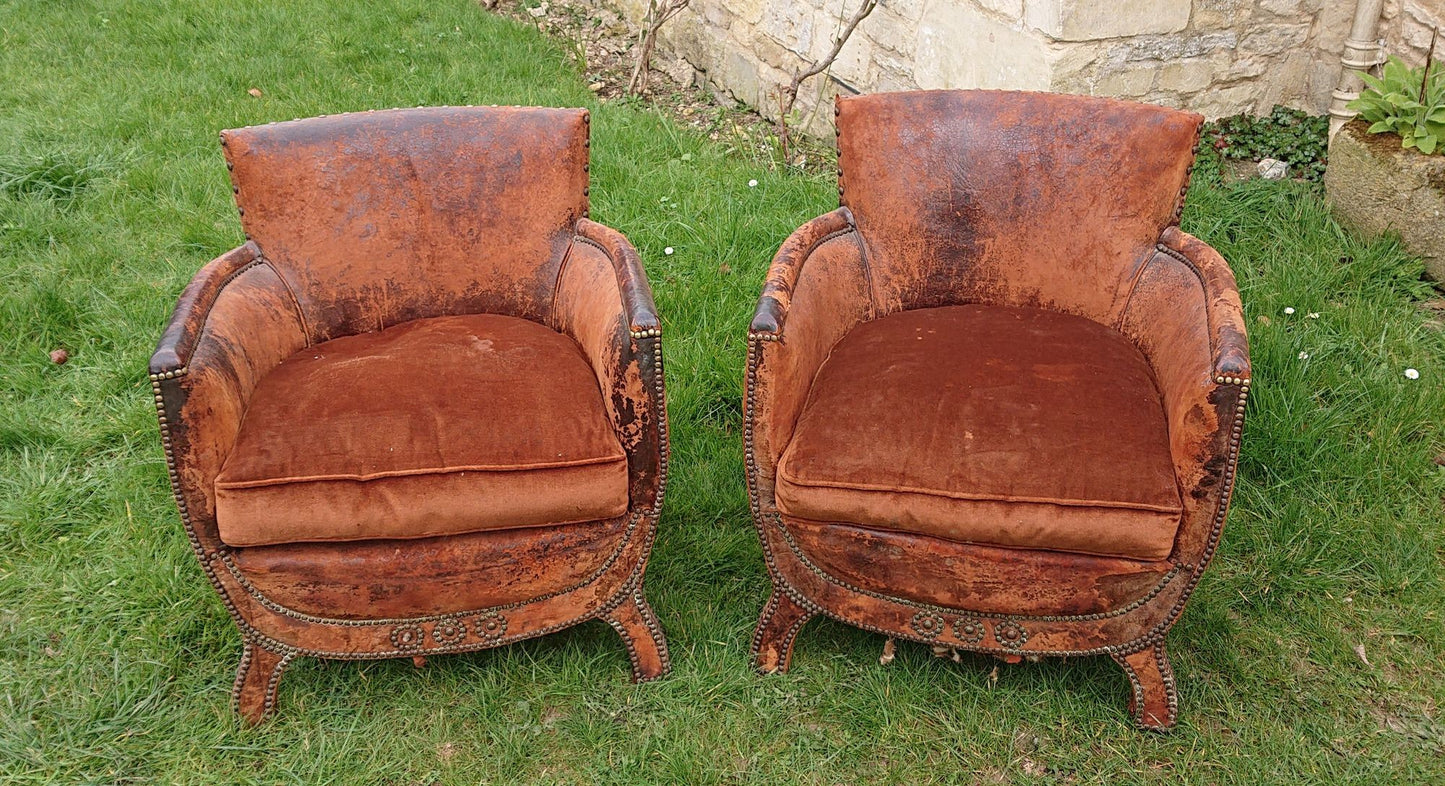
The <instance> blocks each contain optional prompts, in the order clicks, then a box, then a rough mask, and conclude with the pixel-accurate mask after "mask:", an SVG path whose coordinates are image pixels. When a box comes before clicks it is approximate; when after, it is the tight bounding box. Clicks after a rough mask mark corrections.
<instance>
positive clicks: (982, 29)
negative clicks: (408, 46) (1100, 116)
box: [617, 0, 1445, 131]
mask: <svg viewBox="0 0 1445 786" xmlns="http://www.w3.org/2000/svg"><path fill="white" fill-rule="evenodd" d="M617 2H618V3H619V4H620V6H621V7H622V10H623V11H624V13H626V14H627V15H628V16H629V17H630V18H631V19H632V20H633V21H634V22H640V21H641V19H642V17H643V15H644V14H645V13H646V8H647V1H646V0H617ZM861 2H862V0H773V2H765V1H764V0H692V3H691V4H690V7H689V8H688V9H687V10H686V11H684V12H683V13H682V14H681V15H679V16H678V17H677V18H675V19H674V20H672V21H671V22H669V23H668V25H667V26H666V27H665V28H664V29H663V32H662V35H661V36H660V47H661V49H662V50H663V52H664V53H668V55H667V56H671V57H680V58H683V59H685V60H686V61H687V63H689V64H691V65H692V67H693V68H694V69H695V71H696V75H697V77H698V78H699V80H701V81H702V82H703V83H704V84H707V85H708V86H710V87H711V88H712V89H713V90H714V91H715V92H717V93H718V94H720V95H722V96H725V97H729V98H732V99H735V100H737V101H741V102H743V103H745V104H747V105H749V106H752V107H755V108H757V109H758V110H759V111H761V112H762V113H763V114H764V115H767V116H769V117H774V116H775V115H776V112H777V107H778V98H777V94H778V88H779V87H780V86H782V85H785V84H787V82H788V80H789V78H790V76H791V73H792V72H794V71H796V70H801V69H802V68H804V67H806V64H807V63H811V62H815V61H817V60H819V59H821V58H822V57H824V56H825V55H826V53H827V52H828V50H829V49H830V48H831V46H832V41H833V39H834V37H835V36H836V35H837V34H838V33H839V32H840V31H841V29H842V27H843V26H844V23H845V21H846V20H847V19H848V17H850V16H851V15H852V14H853V12H854V11H855V10H856V9H857V8H858V6H859V4H860V3H861ZM1386 6H1387V7H1386V11H1385V19H1384V20H1383V21H1382V24H1381V36H1382V37H1383V38H1384V39H1385V40H1386V42H1387V45H1388V46H1390V47H1391V49H1392V50H1397V51H1400V52H1401V54H1402V55H1406V56H1408V57H1409V58H1410V59H1413V60H1423V58H1424V49H1425V47H1426V46H1427V45H1428V43H1429V30H1430V25H1432V24H1440V23H1441V22H1442V21H1445V20H1442V18H1445V9H1442V6H1445V0H1387V4H1386ZM1354 10H1355V2H1354V0H881V1H880V3H879V5H878V7H877V8H876V9H875V10H874V11H873V13H872V14H871V15H870V16H868V18H866V19H864V20H863V22H862V23H861V24H860V25H859V26H858V29H857V30H856V31H855V33H854V35H853V37H852V38H851V39H850V40H849V41H848V43H847V45H846V46H845V47H844V48H843V50H842V53H841V54H840V56H839V58H838V60H837V62H836V63H835V64H834V66H833V68H832V69H831V73H830V74H828V75H825V76H820V77H815V78H814V79H813V80H811V81H810V83H808V84H805V85H804V87H803V90H802V91H801V92H800V94H799V97H798V103H797V106H796V108H795V111H797V112H799V113H800V115H801V120H802V124H803V125H804V126H805V127H807V128H809V129H812V130H814V131H824V130H826V128H827V127H828V126H829V124H830V123H831V120H832V117H831V112H830V111H818V110H817V107H819V106H825V105H826V103H827V102H828V101H830V100H831V97H832V95H833V94H834V93H836V92H849V91H856V92H873V91H883V90H905V89H915V88H924V89H927V88H963V87H976V88H1010V89H1028V90H1051V91H1060V92H1070V93H1082V94H1089V95H1107V96H1115V97H1120V98H1131V99H1137V100H1143V101H1149V102H1153V103H1159V104H1165V105H1169V106H1177V107H1184V108H1189V109H1193V110H1195V111H1198V112H1202V113H1203V114H1205V115H1208V116H1210V117H1220V116H1224V115H1231V114H1235V113H1239V112H1254V113H1264V112H1268V111H1269V109H1270V108H1271V107H1272V106H1274V105H1275V104H1284V105H1287V106H1292V107H1296V108H1302V109H1306V110H1308V111H1311V112H1315V113H1322V112H1324V111H1325V110H1326V109H1327V108H1328V106H1329V101H1330V91H1331V90H1332V89H1333V88H1334V87H1335V83H1336V81H1337V80H1338V78H1339V74H1340V54H1341V51H1342V49H1343V45H1344V40H1345V37H1346V35H1347V34H1348V33H1349V29H1350V22H1351V19H1352V17H1353V14H1354Z"/></svg>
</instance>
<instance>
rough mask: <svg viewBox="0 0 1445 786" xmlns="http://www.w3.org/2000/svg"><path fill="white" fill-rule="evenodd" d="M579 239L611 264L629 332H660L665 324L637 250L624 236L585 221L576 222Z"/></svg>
mask: <svg viewBox="0 0 1445 786" xmlns="http://www.w3.org/2000/svg"><path fill="white" fill-rule="evenodd" d="M577 236H578V237H580V238H582V239H583V240H584V241H586V242H589V243H592V244H593V245H594V246H595V247H596V248H598V249H599V250H601V251H602V252H603V253H604V254H606V255H607V258H608V259H609V260H610V261H611V262H612V269H613V271H614V272H615V273H616V275H617V288H618V290H619V291H620V293H621V295H622V307H623V310H624V311H625V313H626V314H627V322H628V328H629V329H630V331H631V332H633V333H640V332H643V331H648V330H661V329H662V322H661V320H659V319H658V317H657V307H656V306H655V305H653V303H652V287H651V286H649V285H648V283H647V271H645V270H643V268H642V258H641V257H640V256H638V255H637V249H635V248H633V247H632V244H631V243H629V242H627V238H626V237H624V236H623V235H622V233H621V232H618V231H617V230H615V229H613V228H612V227H609V226H607V225H605V224H599V223H597V222H596V221H592V220H590V219H586V218H583V219H580V220H578V221H577Z"/></svg>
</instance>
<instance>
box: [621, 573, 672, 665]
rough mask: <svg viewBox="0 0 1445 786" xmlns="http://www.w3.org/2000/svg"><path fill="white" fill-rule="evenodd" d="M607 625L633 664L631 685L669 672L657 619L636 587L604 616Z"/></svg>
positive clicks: (668, 662)
mask: <svg viewBox="0 0 1445 786" xmlns="http://www.w3.org/2000/svg"><path fill="white" fill-rule="evenodd" d="M605 619H606V620H607V624H608V625H611V626H612V628H613V629H614V630H616V631H617V634H618V635H619V636H621V637H622V643H623V644H626V645H627V658H628V660H631V661H632V681H633V682H650V681H652V680H655V679H657V678H659V677H662V676H664V675H666V674H667V673H668V672H669V671H672V659H671V657H669V656H668V654H667V639H665V638H663V635H662V626H661V625H660V624H658V622H657V615H656V614H654V613H653V611H652V607H651V606H649V605H648V604H647V599H646V598H644V597H642V589H641V588H640V587H639V588H637V589H635V590H633V591H632V594H630V595H628V596H627V599H626V600H624V601H623V602H622V603H621V604H620V605H618V606H617V608H615V609H613V610H612V611H609V612H607V616H606V617H605Z"/></svg>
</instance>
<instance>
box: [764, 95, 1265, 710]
mask: <svg viewBox="0 0 1445 786" xmlns="http://www.w3.org/2000/svg"><path fill="white" fill-rule="evenodd" d="M1201 121H1202V118H1201V117H1199V116H1197V115H1194V114H1189V113H1184V112H1178V111H1173V110H1169V109H1164V108H1160V107H1153V106H1145V105H1141V104H1132V103H1126V102H1121V101H1115V100H1108V99H1097V98H1087V97H1079V96H1066V95H1046V94H1028V93H1010V92H992V91H933V92H913V93H894V94H880V95H870V96H861V97H853V98H843V99H840V100H839V101H838V103H837V122H838V150H839V169H840V174H839V181H838V182H839V185H838V193H839V197H840V203H841V204H842V206H841V207H840V208H839V209H837V210H835V211H833V212H831V213H828V214H826V215H823V216H821V217H819V218H817V219H814V220H813V221H810V222H808V223H807V224H805V225H803V226H802V227H801V228H799V229H798V230H797V231H796V232H795V233H794V234H793V235H792V236H791V237H790V238H788V240H787V241H786V242H785V243H783V245H782V248H781V249H780V250H779V251H778V254H777V256H776V258H775V259H774V260H773V264H772V267H771V269H770V270H769V272H768V277H767V281H766V283H765V284H764V286H763V291H762V297H761V300H760V302H759V304H758V309H757V313H756V315H755V316H754V318H753V321H752V325H751V332H750V336H749V355H748V365H747V381H746V387H747V399H746V404H745V439H746V459H747V475H748V490H749V493H750V496H751V505H752V511H753V516H754V519H755V522H756V525H757V530H758V535H759V537H760V539H761V540H762V544H763V548H764V552H765V555H766V558H767V563H768V569H769V573H770V574H771V577H772V581H773V587H774V590H773V594H772V597H771V599H770V600H769V601H768V604H767V606H766V607H765V609H764V610H763V613H762V616H761V619H760V620H759V622H758V628H757V632H756V635H755V636H754V640H753V652H754V654H755V657H756V663H757V666H758V668H759V669H760V670H762V671H764V672H772V671H782V670H785V669H786V668H787V667H788V664H789V659H790V657H791V652H792V646H793V641H794V637H795V636H796V635H797V632H798V630H799V628H801V627H802V625H803V624H804V623H805V622H806V621H807V620H808V619H810V618H812V617H813V616H815V615H818V614H825V615H827V616H830V617H833V618H835V619H838V620H840V621H843V622H847V623H849V624H852V625H856V626H859V627H862V628H866V629H868V630H872V631H876V632H879V633H883V634H885V635H888V636H894V637H899V638H904V639H911V640H915V641H921V642H927V643H930V644H934V645H943V646H949V647H955V648H959V649H967V650H974V651H978V652H984V653H989V654H992V655H995V656H998V657H1000V658H1003V659H1005V660H1008V661H1013V662H1016V661H1019V660H1021V659H1026V658H1027V659H1036V658H1037V657H1039V656H1045V655H1070V656H1075V655H1093V654H1107V655H1109V656H1111V657H1112V658H1113V659H1114V660H1116V661H1117V662H1118V663H1119V664H1120V665H1122V666H1123V668H1124V669H1125V671H1126V672H1127V674H1128V676H1129V680H1130V684H1131V686H1132V687H1133V701H1132V704H1131V709H1132V712H1133V714H1134V717H1135V718H1136V720H1137V721H1138V723H1140V724H1141V725H1143V726H1145V727H1148V728H1153V729H1163V728H1168V727H1170V726H1172V725H1173V724H1174V723H1175V720H1176V715H1177V694H1176V691H1175V684H1174V678H1173V676H1172V673H1171V671H1170V668H1169V663H1168V660H1167V658H1166V655H1165V649H1164V636H1165V633H1166V632H1167V631H1168V630H1169V628H1170V627H1171V626H1172V625H1173V624H1174V621H1175V620H1176V619H1178V616H1179V614H1180V612H1181V611H1182V610H1183V607H1184V604H1185V602H1186V601H1187V600H1188V598H1189V596H1190V594H1191V592H1192V591H1193V589H1194V587H1195V585H1196V583H1197V582H1198V581H1199V578H1200V576H1201V574H1202V573H1203V571H1204V569H1205V566H1207V565H1208V564H1209V560H1210V557H1211V556H1212V555H1213V554H1214V551H1215V547H1216V545H1217V544H1218V542H1219V537H1220V532H1221V528H1222V526H1223V524H1224V518H1225V512H1226V510H1227V508H1228V504H1229V498H1230V491H1231V490H1232V488H1233V484H1234V472H1235V461H1236V457H1237V455H1238V450H1239V438H1240V431H1241V427H1242V424H1243V418H1244V409H1245V399H1246V396H1247V394H1248V391H1249V385H1250V367H1249V355H1248V348H1247V346H1246V340H1245V330H1244V320H1243V315H1242V309H1241V305H1240V300H1239V293H1238V291H1237V289H1236V287H1235V283H1234V277H1233V275H1232V274H1231V272H1230V270H1229V267H1228V265H1226V264H1225V262H1224V260H1223V259H1221V258H1220V256H1219V255H1218V254H1217V253H1215V252H1214V251H1213V250H1212V249H1211V248H1209V247H1208V246H1207V245H1205V244H1203V243H1201V242H1200V241H1198V240H1196V239H1194V238H1192V237H1190V236H1189V235H1187V234H1185V233H1183V232H1181V231H1180V230H1179V228H1178V219H1179V213H1180V210H1181V209H1182V206H1183V201H1184V193H1185V189H1186V187H1187V185H1188V180H1189V169H1190V166H1191V163H1192V160H1193V152H1192V151H1193V148H1194V145H1195V144H1196V142H1197V139H1198V134H1199V129H1200V124H1201Z"/></svg>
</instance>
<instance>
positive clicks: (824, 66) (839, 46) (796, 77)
mask: <svg viewBox="0 0 1445 786" xmlns="http://www.w3.org/2000/svg"><path fill="white" fill-rule="evenodd" d="M877 5H878V0H863V5H861V6H859V7H858V11H857V12H856V13H854V14H853V16H852V17H851V18H850V19H849V20H848V24H847V25H845V26H844V27H843V32H842V33H840V34H839V35H838V37H837V38H835V39H833V50H832V51H831V52H829V53H828V56H827V57H825V58H823V59H822V60H819V61H818V62H816V63H814V64H813V65H812V66H810V67H808V68H807V69H804V70H802V71H798V72H796V73H794V74H793V79H792V81H790V82H789V83H788V86H787V87H785V88H782V91H781V93H780V94H779V96H778V144H779V145H780V146H781V147H782V148H783V151H782V152H783V160H784V161H786V160H787V159H788V115H789V114H791V113H792V111H793V104H794V103H796V102H797V100H798V88H799V87H802V85H803V82H805V81H807V80H808V79H811V78H812V77H815V76H817V75H818V74H821V73H823V72H824V71H827V70H828V69H829V68H832V67H833V61H834V60H837V59H838V53H839V52H842V51H843V45H844V44H846V43H848V39H849V38H851V37H852V36H853V31H854V30H855V29H857V27H858V23H859V22H861V21H863V19H864V18H865V17H867V16H868V15H869V14H871V13H873V9H874V8H875V7H877Z"/></svg>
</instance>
